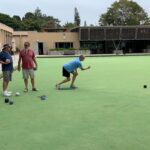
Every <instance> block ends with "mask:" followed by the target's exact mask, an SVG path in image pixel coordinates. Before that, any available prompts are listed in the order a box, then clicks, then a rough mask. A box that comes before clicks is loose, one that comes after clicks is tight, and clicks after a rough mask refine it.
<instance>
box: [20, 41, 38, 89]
mask: <svg viewBox="0 0 150 150" xmlns="http://www.w3.org/2000/svg"><path fill="white" fill-rule="evenodd" d="M21 61H22V74H23V79H24V84H25V89H24V92H28V78H29V76H30V79H31V85H32V91H37V89H36V88H35V81H34V70H37V62H36V58H35V53H34V51H33V50H32V49H31V48H30V43H29V42H25V43H24V49H22V50H21V51H20V53H19V60H18V71H20V70H21V67H20V64H21Z"/></svg>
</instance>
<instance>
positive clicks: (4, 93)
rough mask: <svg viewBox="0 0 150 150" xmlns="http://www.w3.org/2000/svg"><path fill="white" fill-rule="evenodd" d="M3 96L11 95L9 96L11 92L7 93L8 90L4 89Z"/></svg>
mask: <svg viewBox="0 0 150 150" xmlns="http://www.w3.org/2000/svg"><path fill="white" fill-rule="evenodd" d="M3 96H6V97H9V96H11V94H9V93H7V91H4V92H3Z"/></svg>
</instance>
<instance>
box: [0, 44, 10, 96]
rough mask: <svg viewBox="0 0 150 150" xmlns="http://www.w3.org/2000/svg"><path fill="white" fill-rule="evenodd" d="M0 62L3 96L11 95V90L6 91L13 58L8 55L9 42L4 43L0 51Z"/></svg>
mask: <svg viewBox="0 0 150 150" xmlns="http://www.w3.org/2000/svg"><path fill="white" fill-rule="evenodd" d="M0 63H1V64H2V73H3V96H11V94H12V92H10V91H7V88H8V84H9V81H11V80H12V72H13V59H12V57H11V55H10V46H9V44H4V45H3V49H2V51H1V52H0Z"/></svg>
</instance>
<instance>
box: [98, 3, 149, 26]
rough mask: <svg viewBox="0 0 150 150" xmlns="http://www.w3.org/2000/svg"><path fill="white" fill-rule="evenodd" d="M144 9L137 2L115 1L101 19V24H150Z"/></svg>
mask: <svg viewBox="0 0 150 150" xmlns="http://www.w3.org/2000/svg"><path fill="white" fill-rule="evenodd" d="M149 23H150V20H149V18H148V15H147V13H146V12H145V11H144V9H143V8H142V7H141V6H139V5H138V4H137V3H136V2H133V1H129V0H119V1H116V2H114V3H113V4H112V5H111V7H110V8H108V10H107V12H106V13H104V14H102V15H101V16H100V19H99V24H100V25H140V24H149Z"/></svg>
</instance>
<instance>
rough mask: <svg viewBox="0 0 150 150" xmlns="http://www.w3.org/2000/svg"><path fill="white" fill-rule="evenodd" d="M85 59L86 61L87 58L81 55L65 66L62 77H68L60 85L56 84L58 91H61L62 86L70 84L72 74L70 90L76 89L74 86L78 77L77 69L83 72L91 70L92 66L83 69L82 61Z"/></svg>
mask: <svg viewBox="0 0 150 150" xmlns="http://www.w3.org/2000/svg"><path fill="white" fill-rule="evenodd" d="M84 59H85V57H84V56H83V55H80V56H79V57H78V58H75V59H73V60H72V61H70V62H68V63H66V64H64V65H63V68H62V75H63V76H64V77H66V79H64V80H63V81H61V82H60V83H58V84H56V88H57V89H60V85H61V84H64V83H66V82H69V81H70V80H71V78H70V73H72V75H73V76H72V81H71V85H70V88H72V89H74V88H76V86H75V85H74V82H75V79H76V77H77V75H78V72H77V69H78V68H80V69H81V70H87V69H90V66H89V67H87V68H83V67H82V64H81V61H84Z"/></svg>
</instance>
